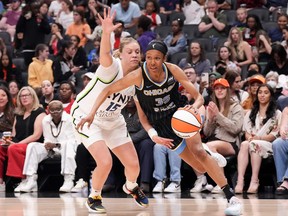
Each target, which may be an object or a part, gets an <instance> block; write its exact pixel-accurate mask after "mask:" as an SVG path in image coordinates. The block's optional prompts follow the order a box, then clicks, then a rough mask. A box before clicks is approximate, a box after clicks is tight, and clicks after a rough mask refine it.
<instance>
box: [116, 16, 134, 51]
mask: <svg viewBox="0 0 288 216" xmlns="http://www.w3.org/2000/svg"><path fill="white" fill-rule="evenodd" d="M117 23H121V24H122V25H121V26H119V27H118V28H116V29H115V30H114V38H115V42H114V44H112V46H113V50H116V49H119V48H120V47H119V46H120V41H121V39H123V38H126V37H130V33H129V32H127V31H124V22H122V21H121V20H116V21H114V24H115V25H116V24H117Z"/></svg>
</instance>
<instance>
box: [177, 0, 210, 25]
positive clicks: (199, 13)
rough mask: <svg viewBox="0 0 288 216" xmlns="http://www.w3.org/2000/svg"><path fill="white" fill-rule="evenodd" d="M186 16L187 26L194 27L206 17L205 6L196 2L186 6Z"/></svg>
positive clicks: (184, 11) (184, 8) (184, 7)
mask: <svg viewBox="0 0 288 216" xmlns="http://www.w3.org/2000/svg"><path fill="white" fill-rule="evenodd" d="M182 10H183V13H184V15H185V18H186V19H185V21H184V24H185V25H194V24H199V23H200V22H201V19H202V17H203V16H204V15H205V12H204V8H203V6H201V5H199V4H198V3H197V2H195V1H191V4H189V5H185V4H184V6H183V8H182Z"/></svg>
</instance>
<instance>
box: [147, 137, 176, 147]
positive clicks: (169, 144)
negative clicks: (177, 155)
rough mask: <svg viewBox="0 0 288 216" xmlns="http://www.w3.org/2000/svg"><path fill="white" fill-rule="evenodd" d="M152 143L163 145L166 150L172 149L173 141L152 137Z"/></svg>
mask: <svg viewBox="0 0 288 216" xmlns="http://www.w3.org/2000/svg"><path fill="white" fill-rule="evenodd" d="M152 141H153V142H155V143H157V144H160V145H164V146H166V147H167V148H172V147H174V144H173V143H172V142H173V139H168V138H164V137H160V136H153V140H152Z"/></svg>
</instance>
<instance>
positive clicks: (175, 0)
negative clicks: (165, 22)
mask: <svg viewBox="0 0 288 216" xmlns="http://www.w3.org/2000/svg"><path fill="white" fill-rule="evenodd" d="M158 2H159V6H160V13H163V14H171V13H173V12H180V11H181V7H180V1H179V0H171V1H166V0H159V1H158Z"/></svg>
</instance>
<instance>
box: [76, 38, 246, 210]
mask: <svg viewBox="0 0 288 216" xmlns="http://www.w3.org/2000/svg"><path fill="white" fill-rule="evenodd" d="M166 53H167V47H166V45H165V44H164V43H163V42H162V41H151V42H150V43H149V45H148V47H147V52H146V61H145V62H144V64H143V66H142V67H141V68H138V69H136V70H134V71H132V72H130V73H129V74H127V75H126V76H125V77H124V78H122V79H121V80H119V81H117V82H115V83H114V84H111V85H110V86H108V87H106V88H105V89H104V90H103V91H102V93H101V94H99V96H98V97H97V98H95V103H94V106H93V108H92V110H91V112H90V114H89V115H88V116H87V117H85V118H83V119H82V120H81V122H80V123H79V124H78V128H79V127H80V128H81V127H83V125H84V124H85V123H86V122H87V123H88V127H89V126H90V124H91V123H92V122H93V117H94V115H95V113H96V111H97V110H98V108H99V106H100V105H101V104H102V102H103V101H104V100H105V99H106V98H107V97H108V96H109V95H111V94H112V93H114V92H118V91H120V90H122V89H125V88H128V87H129V86H131V85H135V87H136V97H135V103H136V106H137V111H138V115H139V118H140V121H141V123H142V125H143V127H144V128H145V130H146V131H147V132H148V134H149V136H150V137H151V139H152V140H153V141H154V142H155V143H158V144H162V145H164V146H166V147H168V148H171V149H173V150H174V151H176V152H177V153H178V154H179V156H180V157H181V158H182V159H183V160H184V161H185V162H186V163H187V164H189V165H190V166H191V167H193V168H194V169H195V170H197V171H202V172H207V173H208V174H209V175H210V177H211V178H212V179H213V180H214V181H215V182H216V183H217V185H219V186H220V187H221V188H222V190H223V192H224V193H225V196H226V198H227V200H228V207H227V208H226V210H225V214H227V215H240V214H241V211H242V205H241V203H240V201H239V199H238V198H236V197H235V196H234V193H233V192H232V190H231V189H230V186H229V185H228V183H227V180H226V178H225V176H224V174H223V172H221V171H220V167H219V165H218V164H217V163H215V160H214V159H213V158H212V157H211V155H209V154H207V152H206V151H205V150H204V148H203V146H202V141H201V137H200V135H199V133H198V134H196V135H195V136H193V137H191V138H188V139H184V140H183V139H181V138H179V137H177V136H176V135H175V134H174V132H173V130H172V128H171V117H172V115H173V113H174V112H175V111H176V110H177V109H178V108H179V107H181V106H183V105H184V103H182V102H181V100H179V99H180V93H178V82H180V83H181V85H182V86H183V87H184V88H185V89H186V90H187V91H188V92H189V93H190V94H191V96H192V97H193V98H194V100H195V102H194V103H193V105H186V106H185V107H184V109H190V111H192V112H196V113H197V112H200V114H201V113H202V112H203V111H201V109H199V108H201V107H203V106H202V105H203V102H204V100H203V97H202V96H201V95H200V94H199V92H197V91H196V89H195V88H194V86H193V85H192V84H191V82H190V81H189V80H188V79H187V77H186V75H185V73H184V72H183V71H182V70H181V69H180V68H179V67H178V66H177V65H174V64H171V63H168V62H164V60H165V56H166ZM203 113H204V112H203Z"/></svg>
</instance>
